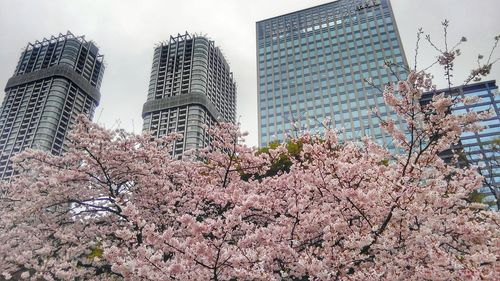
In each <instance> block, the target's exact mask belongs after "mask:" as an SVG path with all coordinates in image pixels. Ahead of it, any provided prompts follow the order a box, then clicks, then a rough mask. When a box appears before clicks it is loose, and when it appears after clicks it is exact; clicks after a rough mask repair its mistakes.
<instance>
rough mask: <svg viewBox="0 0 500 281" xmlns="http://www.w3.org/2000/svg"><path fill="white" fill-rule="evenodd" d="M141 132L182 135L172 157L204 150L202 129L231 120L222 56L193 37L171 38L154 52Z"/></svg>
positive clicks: (232, 98)
mask: <svg viewBox="0 0 500 281" xmlns="http://www.w3.org/2000/svg"><path fill="white" fill-rule="evenodd" d="M142 117H143V119H144V123H143V131H147V132H150V133H151V134H152V135H153V136H156V137H159V136H163V135H166V134H169V133H172V132H177V133H180V134H182V135H183V139H182V140H179V141H176V142H175V143H174V147H173V151H172V152H173V155H177V156H179V155H180V154H182V153H183V152H184V151H186V150H188V149H195V148H200V147H203V146H206V145H207V144H208V143H209V142H210V139H209V136H208V135H207V132H206V128H205V126H212V125H213V124H215V123H217V122H233V123H234V122H235V120H236V84H235V83H234V81H233V74H232V73H231V71H230V69H229V65H228V63H227V62H226V60H225V58H224V56H223V54H222V52H221V51H220V50H219V48H218V47H216V46H215V44H214V42H213V41H211V40H209V39H207V38H205V37H203V36H197V35H193V36H192V35H190V34H188V33H186V34H184V35H181V34H179V35H177V36H176V37H173V36H171V37H170V40H169V41H168V42H165V43H161V44H160V45H159V46H157V47H156V48H155V50H154V57H153V67H152V69H151V80H150V83H149V92H148V98H147V101H146V103H145V104H144V107H143V110H142Z"/></svg>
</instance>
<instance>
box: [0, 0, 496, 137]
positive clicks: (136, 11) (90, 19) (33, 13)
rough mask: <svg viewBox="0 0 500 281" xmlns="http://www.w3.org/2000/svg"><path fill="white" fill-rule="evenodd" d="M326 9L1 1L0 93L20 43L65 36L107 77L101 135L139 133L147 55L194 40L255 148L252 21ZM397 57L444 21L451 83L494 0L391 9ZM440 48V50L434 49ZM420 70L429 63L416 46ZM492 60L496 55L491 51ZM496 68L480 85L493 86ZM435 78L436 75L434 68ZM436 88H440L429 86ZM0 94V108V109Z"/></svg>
mask: <svg viewBox="0 0 500 281" xmlns="http://www.w3.org/2000/svg"><path fill="white" fill-rule="evenodd" d="M328 2H331V1H328V0H253V1H241V0H183V1H173V0H151V1H149V0H143V1H131V0H109V1H107V0H100V1H99V0H87V1H68V0H50V1H49V0H46V1H41V0H0V42H2V47H1V48H0V85H2V87H3V86H4V85H5V84H6V83H7V80H8V79H9V78H10V77H11V76H12V73H13V71H14V68H15V66H16V63H17V60H18V58H19V55H20V52H21V51H22V49H23V48H24V47H25V46H26V44H27V43H28V42H33V41H35V40H38V39H42V38H43V37H50V35H55V34H58V33H59V32H62V33H65V32H66V31H67V30H70V31H71V32H73V34H75V35H85V36H86V39H89V40H93V41H94V42H96V44H97V45H98V46H99V47H100V52H101V53H102V54H104V56H105V62H106V70H105V72H104V78H103V83H102V86H101V94H102V98H101V103H100V105H99V107H98V108H97V111H96V114H95V118H94V121H97V122H99V123H100V124H104V125H105V126H106V127H107V128H116V126H120V127H122V128H124V129H126V130H128V131H134V132H136V133H139V132H140V131H141V127H142V118H141V110H142V104H143V103H144V102H145V100H146V95H147V88H148V84H149V75H150V68H151V63H152V57H153V47H154V45H155V44H156V43H158V42H160V41H163V40H167V39H168V38H169V36H170V35H174V34H177V33H184V32H185V31H188V32H191V33H202V34H206V35H208V37H209V38H211V39H212V40H214V41H215V43H216V45H218V46H219V47H220V48H221V49H222V51H223V53H224V54H225V56H226V59H227V60H228V61H229V63H230V65H231V70H232V71H233V73H234V77H235V80H236V83H237V100H238V111H237V112H238V115H240V116H241V117H240V122H241V127H242V129H243V130H245V131H248V132H249V136H248V138H247V143H248V144H249V145H257V138H258V136H257V85H256V84H257V78H256V76H257V75H256V59H255V45H256V43H255V22H256V21H258V20H262V19H266V18H270V17H274V16H278V15H281V14H285V13H289V12H293V11H296V10H300V9H304V8H308V7H312V6H315V5H320V4H324V3H328ZM392 6H393V9H394V13H395V16H396V22H397V25H398V27H399V32H400V34H401V39H402V41H403V46H404V50H405V52H406V55H407V57H408V60H409V63H410V65H412V64H413V54H414V48H415V41H416V39H415V38H416V36H415V34H416V31H417V29H418V27H423V28H424V31H426V32H427V33H429V34H431V36H432V37H433V38H435V39H441V37H442V36H441V35H442V31H441V25H440V23H441V21H442V20H443V19H445V18H446V19H448V20H450V22H451V24H450V29H449V36H450V38H452V40H451V41H453V42H455V40H458V39H459V38H460V37H461V36H465V37H467V39H468V42H466V43H465V45H464V47H463V48H461V49H462V51H463V55H462V57H461V58H460V59H459V60H458V62H457V64H456V67H455V68H456V70H457V71H456V78H457V79H456V80H457V82H456V83H457V84H458V83H459V81H462V80H463V79H464V78H465V77H466V76H467V74H468V72H469V69H470V68H471V67H472V66H473V65H474V63H475V60H476V57H477V54H478V53H482V54H484V55H485V56H486V57H487V55H488V53H489V51H490V49H491V46H492V43H493V37H494V36H495V35H499V34H500V17H498V12H499V11H500V1H499V0H475V1H472V0H418V1H415V0H392ZM439 42H440V41H439ZM423 46H424V47H423V48H422V51H421V58H422V60H421V62H420V63H421V65H422V66H423V65H426V64H430V63H431V62H432V61H433V59H434V57H435V54H434V53H433V52H432V50H431V49H430V48H429V47H428V46H427V44H424V45H423ZM495 55H496V56H495V57H500V51H498V50H497V51H496V52H495ZM499 69H500V64H499V65H497V66H496V68H495V67H494V70H493V72H492V74H491V75H490V76H489V77H488V79H497V80H498V79H499V78H500V70H499ZM435 70H436V71H435V72H434V73H435V76H439V75H441V73H442V71H441V70H440V69H435ZM437 82H439V83H438V85H439V86H443V85H444V84H443V82H444V81H443V80H442V79H439V80H437ZM3 96H4V92H3V91H1V94H0V99H2V100H3Z"/></svg>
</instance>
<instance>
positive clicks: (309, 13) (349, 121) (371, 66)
mask: <svg viewBox="0 0 500 281" xmlns="http://www.w3.org/2000/svg"><path fill="white" fill-rule="evenodd" d="M256 25H257V26H256V27H257V65H258V68H257V77H258V104H259V120H258V122H259V145H260V146H266V145H267V144H269V143H270V142H271V141H283V140H285V139H286V138H287V136H288V135H289V134H290V133H293V132H294V131H295V130H308V131H313V132H315V131H319V132H320V133H321V132H322V131H323V129H324V128H323V126H322V125H321V124H322V123H323V122H325V121H327V120H331V121H330V122H331V125H330V126H331V127H334V128H336V129H339V132H341V137H343V138H344V139H353V138H357V137H361V136H364V135H368V136H371V137H373V138H374V139H376V140H377V142H379V143H380V144H384V145H387V146H388V147H392V144H391V140H390V138H388V135H387V134H385V133H384V132H382V131H381V128H380V126H379V120H378V118H376V117H375V116H374V115H373V114H371V113H370V111H369V110H368V109H369V108H370V109H377V110H378V112H379V113H380V115H382V116H387V115H388V114H393V113H392V112H390V111H389V109H388V108H387V107H386V106H385V104H384V101H383V97H382V93H381V92H380V90H379V89H377V87H378V88H380V89H383V87H384V84H385V83H387V82H389V81H395V80H397V78H396V76H400V78H402V79H404V78H405V77H404V75H405V74H404V73H405V71H404V70H403V68H399V67H396V68H395V69H394V70H395V73H394V75H393V74H392V73H391V71H390V70H389V69H388V68H386V67H385V64H386V62H391V63H395V64H399V65H400V66H402V67H406V68H407V62H406V58H405V55H404V52H403V48H402V44H401V40H400V38H399V34H398V30H397V27H396V22H395V20H394V15H393V13H392V9H391V6H390V3H389V1H388V0H374V1H361V0H339V1H336V2H332V3H328V4H324V5H320V6H317V7H312V8H309V9H305V10H301V11H297V12H293V13H290V14H286V15H282V16H277V17H274V18H270V19H266V20H263V21H259V22H257V24H256ZM366 79H370V80H372V81H373V83H374V84H375V85H376V86H377V87H375V88H374V87H372V86H370V85H369V83H367V81H366ZM368 81H369V80H368ZM325 119H327V120H325ZM399 125H401V122H399Z"/></svg>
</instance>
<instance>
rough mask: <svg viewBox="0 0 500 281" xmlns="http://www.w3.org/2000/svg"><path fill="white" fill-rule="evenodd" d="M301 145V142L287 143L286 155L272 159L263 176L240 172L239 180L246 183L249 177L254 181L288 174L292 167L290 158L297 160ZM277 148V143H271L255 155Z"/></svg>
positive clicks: (278, 144)
mask: <svg viewBox="0 0 500 281" xmlns="http://www.w3.org/2000/svg"><path fill="white" fill-rule="evenodd" d="M302 145H303V144H302V142H301V141H295V142H293V141H290V142H288V143H287V144H286V149H287V150H288V153H287V154H280V155H279V156H277V157H276V158H275V159H273V161H272V163H271V166H270V167H269V169H268V170H267V171H266V173H265V174H264V175H252V174H246V173H244V172H242V174H241V178H242V179H243V180H245V181H248V180H249V179H250V178H251V177H254V178H255V179H262V178H266V177H272V176H275V175H278V174H281V173H288V172H290V167H291V166H292V160H291V158H293V159H299V157H300V152H301V151H302ZM278 146H280V143H279V142H272V143H270V144H269V146H267V147H263V148H260V149H259V150H258V151H257V155H259V154H262V153H267V154H269V150H272V149H276V148H277V147H278Z"/></svg>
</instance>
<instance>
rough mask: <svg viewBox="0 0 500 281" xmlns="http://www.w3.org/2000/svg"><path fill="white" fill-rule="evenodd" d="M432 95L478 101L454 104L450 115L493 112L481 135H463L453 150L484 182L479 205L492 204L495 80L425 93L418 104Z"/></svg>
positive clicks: (496, 147) (498, 100) (497, 167)
mask: <svg viewBox="0 0 500 281" xmlns="http://www.w3.org/2000/svg"><path fill="white" fill-rule="evenodd" d="M436 93H445V94H446V95H451V96H460V97H477V98H478V101H477V102H476V103H474V104H464V103H458V104H457V105H455V106H453V107H452V108H451V113H452V114H463V113H466V112H478V113H480V112H484V111H487V110H492V111H493V112H494V114H493V115H492V116H491V118H489V119H487V120H483V121H481V122H480V125H481V126H483V127H484V129H483V130H482V131H480V132H476V133H471V132H467V133H463V134H462V135H461V136H460V143H459V144H458V145H457V146H456V147H454V148H453V149H455V150H458V151H461V152H462V156H464V157H463V158H464V159H462V160H465V161H466V162H467V164H472V165H476V166H478V167H479V172H480V173H481V175H483V176H484V181H485V184H484V185H483V187H482V188H480V189H479V192H480V193H482V194H484V196H485V198H483V200H484V201H483V202H492V201H494V196H493V194H492V193H493V192H492V189H493V190H494V189H497V190H498V189H499V188H500V95H499V93H498V86H497V85H496V84H495V80H491V81H484V82H479V83H474V84H470V85H466V86H460V87H455V88H451V89H442V90H436V91H432V92H428V93H425V94H424V95H422V99H421V101H420V102H421V104H424V105H425V104H427V103H429V102H430V101H431V100H432V97H433V96H434V94H436Z"/></svg>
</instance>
